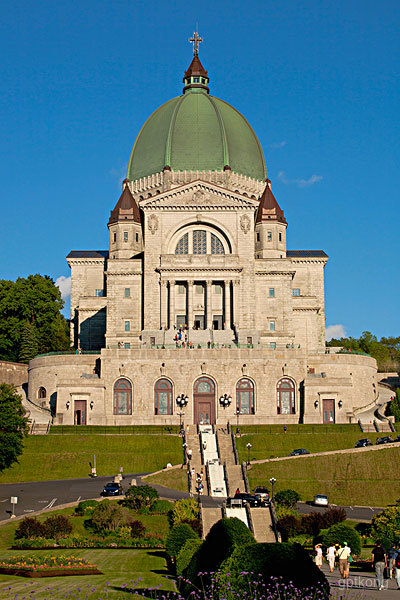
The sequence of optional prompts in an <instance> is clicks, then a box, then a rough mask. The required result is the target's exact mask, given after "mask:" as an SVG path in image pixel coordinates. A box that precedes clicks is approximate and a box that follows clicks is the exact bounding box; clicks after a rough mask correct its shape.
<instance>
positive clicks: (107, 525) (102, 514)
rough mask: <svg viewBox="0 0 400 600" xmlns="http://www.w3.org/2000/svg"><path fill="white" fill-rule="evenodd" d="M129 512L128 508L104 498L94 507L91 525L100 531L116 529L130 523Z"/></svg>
mask: <svg viewBox="0 0 400 600" xmlns="http://www.w3.org/2000/svg"><path fill="white" fill-rule="evenodd" d="M130 521H131V519H130V517H129V513H128V511H127V510H126V509H124V508H122V507H121V506H118V504H115V503H111V502H110V501H109V500H103V501H102V502H99V504H97V506H95V507H94V509H93V513H92V519H91V522H90V525H91V526H92V527H93V528H94V529H95V530H96V531H98V532H99V533H106V532H109V531H116V530H117V529H119V528H120V527H122V526H124V525H129V524H130Z"/></svg>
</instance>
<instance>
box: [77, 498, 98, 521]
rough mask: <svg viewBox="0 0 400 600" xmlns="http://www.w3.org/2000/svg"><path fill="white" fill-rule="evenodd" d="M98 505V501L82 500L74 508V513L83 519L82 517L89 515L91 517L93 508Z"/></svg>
mask: <svg viewBox="0 0 400 600" xmlns="http://www.w3.org/2000/svg"><path fill="white" fill-rule="evenodd" d="M98 503H99V502H98V500H82V502H79V504H78V506H77V507H76V508H75V513H76V514H77V515H79V516H80V517H83V516H84V515H86V516H88V515H89V514H90V515H91V514H92V511H93V509H94V507H95V506H97V504H98Z"/></svg>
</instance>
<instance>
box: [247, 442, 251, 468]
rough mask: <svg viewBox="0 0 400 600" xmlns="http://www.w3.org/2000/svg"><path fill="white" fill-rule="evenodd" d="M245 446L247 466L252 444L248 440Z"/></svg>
mask: <svg viewBox="0 0 400 600" xmlns="http://www.w3.org/2000/svg"><path fill="white" fill-rule="evenodd" d="M246 448H247V466H249V464H250V450H251V449H252V445H251V444H250V442H249V443H248V444H246Z"/></svg>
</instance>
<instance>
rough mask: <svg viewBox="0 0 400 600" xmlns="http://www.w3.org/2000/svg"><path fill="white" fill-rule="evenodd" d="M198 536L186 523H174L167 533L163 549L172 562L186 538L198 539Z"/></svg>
mask: <svg viewBox="0 0 400 600" xmlns="http://www.w3.org/2000/svg"><path fill="white" fill-rule="evenodd" d="M198 539H199V536H198V535H197V533H195V532H194V531H193V529H192V528H191V527H190V525H188V524H187V523H179V524H178V525H175V526H174V527H173V528H172V529H171V531H170V532H169V534H168V537H167V542H166V544H165V551H166V553H167V556H168V558H169V559H170V561H171V562H172V563H174V562H175V561H176V559H177V557H178V554H179V552H180V549H181V548H182V547H183V546H184V545H185V544H186V542H187V541H188V540H198Z"/></svg>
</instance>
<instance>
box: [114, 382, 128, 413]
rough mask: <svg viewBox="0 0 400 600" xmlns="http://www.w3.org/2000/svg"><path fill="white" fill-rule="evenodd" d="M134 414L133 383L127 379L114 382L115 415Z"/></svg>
mask: <svg viewBox="0 0 400 600" xmlns="http://www.w3.org/2000/svg"><path fill="white" fill-rule="evenodd" d="M131 414H132V384H131V382H130V381H128V380H127V379H118V381H116V382H115V384H114V415H131Z"/></svg>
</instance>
